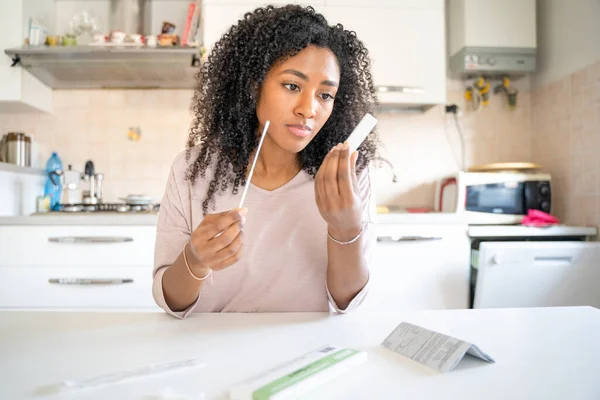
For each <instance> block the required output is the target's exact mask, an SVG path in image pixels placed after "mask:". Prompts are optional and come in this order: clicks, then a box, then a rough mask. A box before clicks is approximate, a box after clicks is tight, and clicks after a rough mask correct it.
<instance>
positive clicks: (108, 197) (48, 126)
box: [0, 0, 600, 226]
mask: <svg viewBox="0 0 600 400" xmlns="http://www.w3.org/2000/svg"><path fill="white" fill-rule="evenodd" d="M537 9H538V10H537V12H538V17H537V18H538V21H537V24H538V66H539V68H538V72H537V73H536V74H535V75H533V76H532V77H531V78H529V77H527V78H523V79H520V80H518V81H516V82H515V83H514V84H515V85H516V86H517V88H519V90H520V93H519V97H518V106H517V108H516V109H515V110H510V109H509V108H508V107H507V105H506V101H505V100H504V98H502V97H501V96H500V95H492V97H491V101H490V105H489V106H488V107H486V108H484V109H482V110H481V111H477V112H475V111H472V110H470V109H469V107H468V105H466V104H465V101H464V96H463V83H462V82H461V81H457V80H453V79H448V81H447V104H452V103H456V104H458V105H459V106H460V107H461V109H462V110H463V115H462V116H460V117H459V122H460V126H461V128H462V132H463V134H464V139H465V144H466V157H465V158H466V166H467V167H468V166H472V165H475V164H482V163H490V162H508V161H532V162H537V163H540V164H542V165H543V167H544V169H545V170H546V171H547V172H549V173H551V174H552V179H553V188H554V194H555V196H554V198H553V202H554V203H553V211H554V212H553V214H555V215H556V216H558V217H559V218H560V219H561V220H562V221H563V222H566V223H568V224H591V225H596V226H597V225H600V158H599V157H598V150H599V149H600V46H598V45H597V42H596V40H597V38H598V37H600V25H598V24H597V20H596V19H595V16H597V15H599V12H598V11H599V9H600V2H598V1H597V0H583V1H578V2H576V3H571V2H564V1H561V0H544V1H541V2H538V7H537ZM591 9H594V10H595V11H596V12H590V11H591ZM549 26H552V29H549V28H548V27H549ZM573 26H577V27H578V29H577V30H575V29H573ZM559 32H560V33H559ZM52 95H53V108H54V110H53V112H52V113H43V112H30V113H6V112H5V113H0V131H1V132H4V133H5V132H9V131H23V132H26V133H28V134H31V135H33V136H34V137H35V139H36V140H37V142H38V144H39V159H40V160H41V161H42V162H45V160H47V159H48V157H49V156H50V154H51V152H52V151H58V153H59V155H60V157H61V158H62V160H63V162H64V164H65V166H66V165H68V164H73V166H74V168H75V169H78V170H83V165H84V163H85V161H86V160H88V159H92V160H94V163H95V165H96V171H97V172H103V173H104V174H105V181H104V199H105V201H117V199H118V197H121V196H124V195H126V194H134V193H143V194H146V195H150V196H154V197H156V198H160V197H161V196H162V192H163V189H164V184H165V181H166V177H167V174H168V172H169V167H170V164H171V162H172V160H173V158H174V157H175V155H176V154H177V153H178V152H179V151H181V150H182V149H183V148H184V145H185V140H186V137H187V134H188V129H189V124H190V121H191V116H190V113H189V111H188V109H189V103H190V100H191V95H192V91H191V90H54V91H53V92H52ZM378 118H379V126H378V132H379V135H380V137H381V140H382V142H383V144H384V149H383V151H382V155H383V156H385V157H386V158H387V159H389V160H390V161H391V162H392V164H393V165H394V167H395V171H396V174H397V176H398V182H397V183H395V184H392V172H391V171H390V169H389V168H388V166H387V165H382V167H381V168H380V169H377V170H376V172H375V185H376V186H375V187H376V195H377V198H378V203H380V204H394V205H399V206H403V207H432V205H433V198H434V185H435V183H434V182H435V180H436V179H438V178H440V177H442V176H444V175H448V174H450V173H453V172H455V171H457V170H458V169H459V165H458V162H457V159H458V160H459V159H460V146H459V141H458V136H457V129H456V126H455V124H454V120H453V118H452V116H450V115H448V116H444V115H443V106H435V107H433V108H431V109H429V110H428V111H426V112H424V113H397V114H380V115H378ZM132 127H139V129H140V131H141V140H139V141H137V142H134V141H130V140H129V139H128V138H127V135H128V130H129V129H130V128H132ZM455 155H456V157H455Z"/></svg>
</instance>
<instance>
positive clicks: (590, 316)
mask: <svg viewBox="0 0 600 400" xmlns="http://www.w3.org/2000/svg"><path fill="white" fill-rule="evenodd" d="M401 321H407V322H410V323H413V324H417V325H420V326H423V327H426V328H429V329H432V330H437V331H439V332H442V333H446V334H449V335H452V336H455V337H458V338H460V339H463V340H466V341H469V342H471V343H474V344H476V345H478V346H479V347H480V348H481V349H482V350H483V351H484V352H487V353H488V354H489V355H491V356H492V357H494V358H495V360H496V363H495V364H487V363H484V362H481V361H478V360H476V359H472V358H470V357H467V358H465V359H464V360H463V361H462V363H461V364H459V365H458V367H457V368H456V369H455V370H453V371H450V372H448V373H446V374H441V373H438V372H436V371H434V370H432V369H429V368H427V367H425V366H422V365H420V364H417V363H416V362H414V361H412V360H409V359H406V358H404V357H402V356H400V355H397V354H395V353H392V352H391V351H389V350H387V349H384V348H383V347H381V346H380V343H381V341H382V340H383V339H384V338H385V337H386V336H387V335H388V334H389V333H390V332H391V331H392V330H393V329H394V328H395V327H396V326H397V325H398V324H399V323H400V322H401ZM323 344H338V345H342V346H347V347H353V348H356V349H360V350H366V351H367V352H368V357H369V360H368V361H367V363H365V364H363V365H361V366H360V367H357V368H356V369H354V370H352V371H349V372H347V373H346V374H345V375H342V376H341V377H339V378H337V379H336V380H334V381H332V382H330V383H329V384H327V385H326V386H323V387H321V388H320V389H317V391H316V392H313V393H311V395H310V396H308V398H310V399H369V400H375V399H402V398H410V397H407V396H411V397H414V398H420V399H421V398H427V399H429V398H431V399H436V400H441V399H443V400H445V399H484V398H485V399H567V398H568V399H599V398H600V379H599V377H600V375H599V374H600V369H599V367H598V365H599V361H600V310H598V309H595V308H592V307H568V308H537V309H534V308H532V309H496V310H444V311H414V312H409V311H407V312H399V313H396V314H356V313H355V314H348V315H329V314H326V313H281V314H196V315H194V316H192V317H190V318H189V319H187V320H183V321H181V320H177V319H174V318H172V317H170V316H167V315H165V314H163V313H123V312H122V313H116V312H114V313H74V312H11V311H4V312H0V382H1V383H0V398H2V399H21V398H36V399H38V398H59V399H88V398H93V399H109V398H110V399H112V398H115V399H117V398H118V399H164V398H178V399H205V400H206V399H213V398H217V399H220V398H226V396H227V394H228V389H229V388H230V387H231V386H232V385H234V384H235V383H236V382H239V381H240V380H242V379H244V378H247V377H249V376H252V375H254V374H255V373H257V372H262V371H264V370H266V369H268V368H270V367H273V366H275V365H277V364H280V363H282V362H286V361H289V360H291V359H293V358H296V357H297V356H299V355H302V354H304V353H306V352H309V351H311V350H314V349H315V348H318V347H320V346H321V345H323ZM192 357H198V358H200V359H202V360H203V361H204V362H205V363H206V366H205V367H197V368H193V369H187V370H180V371H175V372H170V373H165V374H162V375H156V376H151V377H145V378H139V379H137V380H132V381H129V382H123V383H119V384H115V385H112V386H105V387H103V388H98V389H89V390H86V391H79V392H67V393H65V392H63V393H61V394H59V395H52V396H49V397H48V396H41V394H43V393H47V392H48V388H49V387H52V385H55V384H58V383H60V382H61V381H62V380H65V379H84V378H91V377H94V376H97V375H100V374H105V373H109V372H117V371H121V370H125V369H133V368H139V367H142V366H146V365H148V364H150V363H153V362H166V361H175V360H182V359H186V358H192ZM161 393H163V394H164V393H170V394H171V395H178V397H161V396H160V395H161Z"/></svg>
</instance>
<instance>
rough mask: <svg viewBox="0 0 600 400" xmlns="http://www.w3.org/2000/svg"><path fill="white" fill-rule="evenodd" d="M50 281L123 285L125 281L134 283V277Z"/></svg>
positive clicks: (54, 279) (49, 281) (75, 283)
mask: <svg viewBox="0 0 600 400" xmlns="http://www.w3.org/2000/svg"><path fill="white" fill-rule="evenodd" d="M48 283H56V284H59V285H122V284H124V283H133V279H131V278H123V279H96V278H50V279H48Z"/></svg>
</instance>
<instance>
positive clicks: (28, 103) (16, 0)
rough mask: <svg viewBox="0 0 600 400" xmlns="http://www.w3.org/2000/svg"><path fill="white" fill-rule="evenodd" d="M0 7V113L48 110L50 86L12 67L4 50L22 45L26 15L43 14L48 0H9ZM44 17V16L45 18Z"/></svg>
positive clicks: (47, 6) (50, 96) (27, 24)
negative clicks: (35, 0) (0, 30)
mask: <svg viewBox="0 0 600 400" xmlns="http://www.w3.org/2000/svg"><path fill="white" fill-rule="evenodd" d="M8 3H9V2H5V3H4V5H2V6H1V11H0V26H2V35H0V113H13V112H29V111H45V112H51V111H52V89H50V88H49V87H47V86H46V85H44V84H43V83H42V82H40V81H39V80H38V79H37V78H35V77H34V76H33V75H31V74H30V73H29V72H27V71H25V70H24V69H23V68H21V67H20V66H18V65H17V66H15V67H12V66H11V64H12V60H11V58H10V57H9V56H7V55H6V54H4V50H5V49H9V48H14V47H19V46H22V45H23V41H24V38H25V37H27V31H28V26H29V17H31V16H40V15H41V16H44V14H45V13H47V11H48V10H50V9H51V8H52V7H51V5H52V4H53V2H52V1H49V0H43V1H37V2H34V1H32V0H11V1H10V6H9V5H8ZM46 19H48V18H46Z"/></svg>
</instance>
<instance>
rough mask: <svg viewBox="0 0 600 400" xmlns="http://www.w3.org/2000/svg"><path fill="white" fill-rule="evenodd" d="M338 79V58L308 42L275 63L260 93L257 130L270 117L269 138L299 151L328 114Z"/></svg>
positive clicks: (316, 131)
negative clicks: (307, 44) (301, 48)
mask: <svg viewBox="0 0 600 400" xmlns="http://www.w3.org/2000/svg"><path fill="white" fill-rule="evenodd" d="M339 81H340V69H339V66H338V63H337V58H336V57H335V55H334V54H333V52H332V51H331V50H329V49H326V48H319V47H316V46H312V45H311V46H308V47H307V48H305V49H304V50H302V51H301V52H300V53H298V54H297V55H296V56H295V57H292V58H289V59H287V60H285V61H283V62H279V63H276V64H275V65H273V67H272V68H271V69H270V70H269V72H268V73H267V76H266V77H265V80H264V82H263V85H262V87H261V89H260V93H259V99H258V105H257V108H256V115H257V117H258V121H259V133H260V132H262V128H263V127H264V124H265V123H266V121H267V120H269V121H271V122H270V126H269V131H268V136H269V139H270V140H272V141H273V142H275V144H276V145H277V146H279V147H280V148H282V149H283V150H285V151H289V152H292V153H299V152H300V151H301V150H302V149H304V148H305V147H306V146H307V145H308V144H309V143H310V141H311V140H312V139H313V138H314V137H315V135H316V134H317V133H318V132H319V130H320V129H321V127H323V125H324V124H325V122H327V119H328V118H329V116H330V115H331V111H332V110H333V102H334V99H335V95H336V92H337V89H338V85H339Z"/></svg>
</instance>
